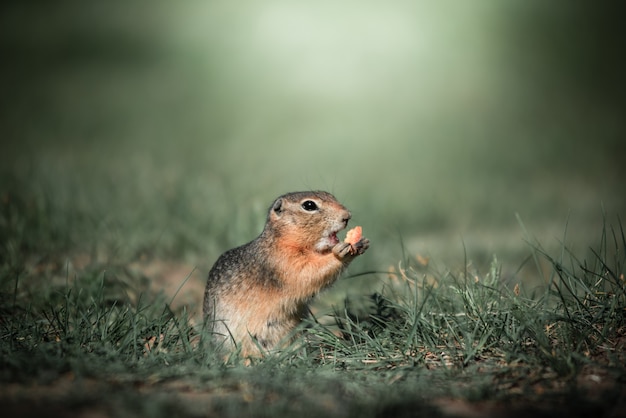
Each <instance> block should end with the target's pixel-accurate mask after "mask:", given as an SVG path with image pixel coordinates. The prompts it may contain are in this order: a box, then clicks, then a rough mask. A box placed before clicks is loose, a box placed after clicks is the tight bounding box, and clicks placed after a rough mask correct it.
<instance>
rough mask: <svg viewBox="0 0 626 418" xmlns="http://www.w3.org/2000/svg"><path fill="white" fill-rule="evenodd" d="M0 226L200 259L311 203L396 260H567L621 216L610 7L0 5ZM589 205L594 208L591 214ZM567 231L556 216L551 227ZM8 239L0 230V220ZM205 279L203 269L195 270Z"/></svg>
mask: <svg viewBox="0 0 626 418" xmlns="http://www.w3.org/2000/svg"><path fill="white" fill-rule="evenodd" d="M0 10H1V13H0V55H1V56H2V63H1V64H0V88H1V92H2V94H0V130H1V133H0V135H1V136H2V153H1V157H0V164H1V168H0V186H1V187H2V193H3V195H2V199H3V205H4V209H3V210H4V213H5V221H4V229H5V234H9V235H10V237H11V240H13V241H15V242H13V244H11V247H12V248H18V249H21V250H22V251H27V252H28V251H31V252H32V253H47V252H60V253H63V252H64V251H92V252H94V253H102V254H105V256H106V257H115V256H118V255H120V254H122V255H124V256H125V257H127V258H132V257H135V256H138V255H142V254H150V255H155V256H159V257H170V258H178V259H184V260H187V261H190V262H192V263H195V264H197V265H199V266H200V267H201V270H203V269H207V268H209V267H210V265H211V264H212V262H213V261H214V260H215V259H216V257H217V256H218V255H219V253H220V252H222V251H224V250H225V249H227V248H229V247H232V246H234V245H238V244H241V243H243V242H245V241H247V240H249V239H252V238H253V237H254V236H256V234H258V232H259V231H260V229H261V227H262V224H263V222H264V215H265V210H266V207H267V206H268V205H269V204H270V203H271V201H272V200H273V199H274V197H276V196H277V195H279V194H281V193H284V192H287V191H293V190H300V189H325V190H328V191H331V192H333V193H335V195H336V196H337V197H338V198H339V199H340V200H341V201H342V202H343V203H344V204H345V205H346V206H348V207H349V208H350V209H351V210H352V212H353V222H352V225H362V226H363V228H364V232H365V234H366V235H367V236H368V237H370V238H371V239H372V242H373V244H372V248H371V250H370V252H368V256H367V257H364V258H363V261H360V263H361V264H359V265H358V266H355V267H353V271H355V272H356V271H360V270H365V269H368V268H372V269H382V268H384V266H386V265H388V264H395V263H396V262H397V261H398V260H399V259H400V258H401V257H402V256H403V253H402V252H403V251H406V253H407V254H409V255H414V254H422V255H429V256H431V257H432V259H436V260H442V261H444V262H450V263H461V264H462V263H463V243H465V246H466V250H467V252H468V254H469V256H470V257H471V258H473V259H476V260H477V262H479V263H480V262H481V261H486V262H487V261H489V260H490V259H491V255H492V254H494V253H495V254H498V255H499V256H500V257H499V258H500V259H502V258H507V257H510V258H511V259H518V258H519V257H522V256H525V254H526V253H527V250H525V248H526V247H525V245H526V244H524V242H523V238H524V236H523V233H522V231H521V228H520V227H519V224H518V221H517V220H516V216H515V214H516V213H519V216H520V217H521V219H522V220H523V221H524V223H525V225H526V227H527V228H528V230H529V231H530V232H531V234H533V235H536V236H537V237H538V238H539V239H540V240H542V242H545V244H546V245H551V244H550V243H554V244H557V245H558V244H559V242H558V241H559V239H561V238H563V233H564V231H565V229H566V223H567V222H569V226H568V227H567V228H568V231H567V237H566V242H567V243H568V245H571V246H573V247H576V248H582V249H585V248H586V247H587V246H588V245H590V244H592V243H595V242H596V239H597V238H598V237H599V234H600V232H601V225H602V218H603V210H604V211H606V213H607V214H608V216H609V217H610V218H611V219H614V217H615V216H616V215H619V214H622V215H623V214H625V213H626V211H625V210H624V209H625V208H626V199H625V198H624V187H623V180H622V179H623V177H624V172H625V169H624V151H623V150H624V146H623V144H624V139H625V138H624V136H625V133H626V122H625V121H624V97H625V93H626V89H625V84H626V83H625V77H624V74H626V68H625V67H626V66H625V65H624V64H625V60H624V39H626V37H625V36H624V35H625V33H624V32H625V29H624V25H623V24H622V23H621V22H620V21H619V20H620V18H621V14H620V13H619V12H620V11H621V9H618V8H615V9H612V8H610V7H608V6H606V5H603V4H599V3H593V4H592V3H589V2H562V1H555V2H545V1H524V2H513V1H476V2H462V1H456V2H454V1H443V2H410V1H393V2H371V3H363V2H353V1H348V2H332V1H314V2H310V1H305V2H291V1H274V0H272V1H263V2H248V3H246V4H245V5H242V4H237V3H236V2H226V1H179V2H165V1H137V0H133V1H106V2H105V1H94V0H90V1H74V2H67V1H59V2H46V1H31V2H16V1H14V2H12V1H9V2H4V3H3V5H2V6H0ZM603 208H604V209H603ZM568 219H569V221H568ZM7 225H8V226H7ZM204 271H206V270H204Z"/></svg>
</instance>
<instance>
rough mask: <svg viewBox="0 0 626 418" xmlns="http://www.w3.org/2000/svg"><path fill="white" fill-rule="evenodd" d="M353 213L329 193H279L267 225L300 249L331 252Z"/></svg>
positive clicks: (278, 235)
mask: <svg viewBox="0 0 626 418" xmlns="http://www.w3.org/2000/svg"><path fill="white" fill-rule="evenodd" d="M351 217H352V214H351V213H350V211H349V210H348V209H346V208H345V207H344V206H343V205H342V204H341V203H339V202H338V201H337V199H336V198H335V197H334V196H333V195H332V194H330V193H328V192H323V191H310V192H293V193H287V194H284V195H282V196H279V197H278V198H277V199H276V200H275V201H274V203H273V204H272V206H271V207H270V209H269V211H268V215H267V222H266V225H265V229H266V232H267V231H268V230H269V231H271V233H273V234H274V236H275V237H276V238H278V237H280V238H281V239H282V240H284V241H287V242H288V243H289V245H291V246H293V247H297V248H298V249H300V250H301V251H306V250H309V249H314V250H315V251H318V252H322V253H323V252H327V251H331V250H332V248H333V247H334V246H335V245H336V244H337V243H339V239H338V238H337V232H339V231H341V230H342V229H344V228H345V227H346V226H347V225H348V221H349V220H350V218H351Z"/></svg>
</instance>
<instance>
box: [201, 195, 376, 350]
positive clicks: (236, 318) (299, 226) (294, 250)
mask: <svg viewBox="0 0 626 418" xmlns="http://www.w3.org/2000/svg"><path fill="white" fill-rule="evenodd" d="M351 217H352V214H351V213H350V211H349V210H348V209H346V208H345V207H344V206H343V205H342V204H340V203H339V202H338V201H337V199H336V198H335V197H334V196H333V195H332V194H330V193H327V192H323V191H308V192H293V193H287V194H284V195H282V196H279V197H278V198H276V200H274V203H272V205H271V206H270V208H269V210H268V213H267V220H266V222H265V227H264V228H263V231H262V232H261V234H260V235H259V236H258V237H257V238H256V239H254V240H253V241H251V242H249V243H247V244H244V245H242V246H240V247H237V248H233V249H231V250H228V251H226V252H225V253H224V254H222V255H221V256H220V257H219V258H218V260H217V261H216V262H215V264H214V265H213V267H212V268H211V271H210V272H209V277H208V280H207V285H206V289H205V292H204V304H203V311H204V317H205V318H206V320H207V324H208V328H209V330H210V331H211V332H212V334H213V337H214V339H215V340H216V342H218V343H220V344H221V345H223V347H224V348H226V349H228V350H230V351H233V350H235V349H236V348H240V349H241V353H242V355H243V356H255V355H260V354H261V353H262V352H263V351H272V350H275V349H277V348H280V347H281V346H282V345H284V344H286V343H289V340H290V338H292V337H293V331H294V329H295V328H296V326H297V325H298V324H299V323H300V322H301V321H302V319H303V318H304V317H305V316H306V315H307V314H308V311H309V310H308V303H309V302H310V300H311V298H313V296H315V295H316V294H317V293H318V292H319V291H320V290H322V289H324V288H326V287H328V286H329V285H331V284H332V283H333V282H334V281H335V280H336V279H337V278H338V276H339V275H340V273H341V272H342V270H343V269H344V268H345V267H346V266H348V264H350V262H352V260H354V258H355V257H357V256H359V255H361V254H363V253H364V252H365V250H367V249H368V248H369V243H370V242H369V240H368V239H367V238H360V239H359V240H358V241H357V242H354V243H351V242H340V241H339V239H338V238H337V233H338V232H339V231H341V230H342V229H344V228H346V226H347V225H348V221H349V220H350V218H351Z"/></svg>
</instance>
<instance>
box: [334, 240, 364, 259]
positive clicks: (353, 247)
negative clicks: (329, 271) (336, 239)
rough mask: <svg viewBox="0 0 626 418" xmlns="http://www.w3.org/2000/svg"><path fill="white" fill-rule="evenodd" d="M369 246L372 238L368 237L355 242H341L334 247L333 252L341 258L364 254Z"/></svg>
mask: <svg viewBox="0 0 626 418" xmlns="http://www.w3.org/2000/svg"><path fill="white" fill-rule="evenodd" d="M369 246H370V240H369V239H367V238H361V239H360V240H359V241H357V242H356V243H354V244H350V243H349V242H340V243H339V244H337V245H335V246H334V247H333V254H335V255H336V256H337V257H338V258H340V259H343V258H346V257H347V256H357V255H361V254H363V253H364V252H365V250H367V249H368V248H369Z"/></svg>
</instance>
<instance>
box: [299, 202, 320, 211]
mask: <svg viewBox="0 0 626 418" xmlns="http://www.w3.org/2000/svg"><path fill="white" fill-rule="evenodd" d="M302 209H304V210H306V211H309V212H311V211H314V210H317V204H316V203H315V202H314V201H312V200H305V201H304V202H302Z"/></svg>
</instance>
